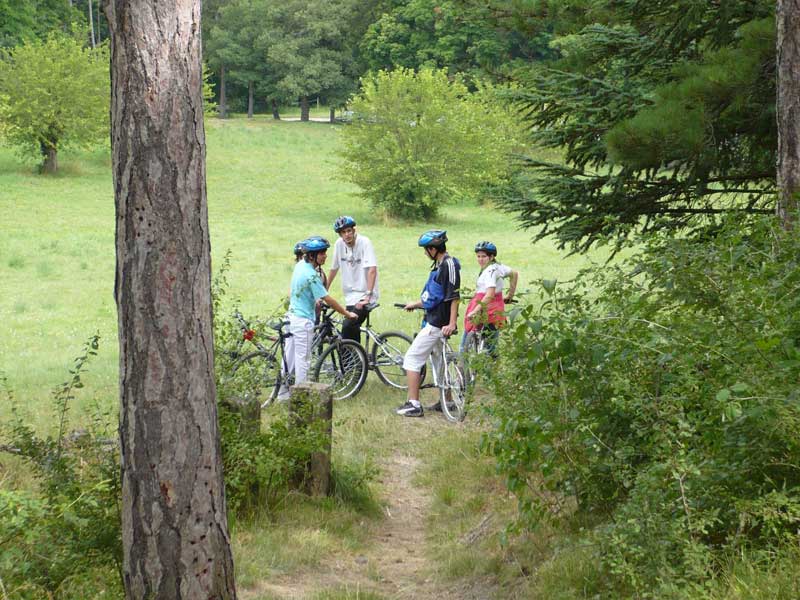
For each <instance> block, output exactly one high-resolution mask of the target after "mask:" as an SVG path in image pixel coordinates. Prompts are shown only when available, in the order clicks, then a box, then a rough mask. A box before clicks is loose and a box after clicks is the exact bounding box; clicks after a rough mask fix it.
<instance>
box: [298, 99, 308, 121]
mask: <svg viewBox="0 0 800 600" xmlns="http://www.w3.org/2000/svg"><path fill="white" fill-rule="evenodd" d="M300 120H301V121H308V120H309V109H308V96H301V97H300Z"/></svg>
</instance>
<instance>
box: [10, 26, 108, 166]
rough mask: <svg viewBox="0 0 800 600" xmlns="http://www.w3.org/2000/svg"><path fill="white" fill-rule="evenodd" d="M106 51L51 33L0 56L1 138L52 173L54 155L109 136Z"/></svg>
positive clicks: (54, 163) (105, 48)
mask: <svg viewBox="0 0 800 600" xmlns="http://www.w3.org/2000/svg"><path fill="white" fill-rule="evenodd" d="M108 82H109V75H108V49H107V47H105V46H100V47H98V48H97V49H94V50H93V49H90V48H86V47H85V46H84V45H83V43H82V42H80V41H78V40H77V39H76V38H75V37H74V36H70V35H66V34H61V33H55V32H54V33H51V34H50V35H49V36H48V37H47V38H46V39H45V40H36V39H34V40H32V41H26V42H24V43H23V44H22V45H20V46H17V47H15V48H13V49H8V50H3V51H2V52H0V132H2V134H3V136H4V137H5V138H6V139H7V140H8V141H9V142H10V143H11V144H12V145H14V146H16V147H17V148H18V149H19V150H20V152H21V153H22V154H24V155H29V156H38V157H40V158H41V159H42V160H43V164H42V167H43V169H44V170H45V171H51V172H52V171H56V170H57V166H58V162H57V153H58V150H60V149H62V148H64V147H68V146H81V147H85V146H88V145H91V144H94V143H97V142H99V141H101V140H103V139H106V138H107V136H108V105H109V98H108Z"/></svg>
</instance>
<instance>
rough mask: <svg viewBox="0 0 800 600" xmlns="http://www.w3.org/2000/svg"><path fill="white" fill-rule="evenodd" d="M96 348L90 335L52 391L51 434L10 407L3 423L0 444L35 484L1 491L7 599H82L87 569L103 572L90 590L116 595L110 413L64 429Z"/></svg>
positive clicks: (115, 470)
mask: <svg viewBox="0 0 800 600" xmlns="http://www.w3.org/2000/svg"><path fill="white" fill-rule="evenodd" d="M97 347H98V337H97V336H94V337H93V338H91V339H90V341H89V342H88V343H87V345H86V348H85V349H84V352H83V354H82V355H81V356H79V357H78V358H77V359H76V361H75V367H74V368H73V369H72V370H71V371H70V374H71V377H70V379H69V380H68V381H67V382H65V383H64V384H63V385H61V386H60V387H59V388H57V389H56V391H55V393H54V398H55V409H56V410H55V417H56V419H55V422H56V423H57V425H58V430H57V432H56V434H55V435H48V436H46V437H43V436H41V435H39V434H37V433H36V432H35V431H34V430H33V429H32V428H31V427H30V426H29V425H27V424H26V423H25V421H24V419H23V418H22V417H21V416H20V415H18V414H17V412H16V410H15V412H14V414H15V417H14V419H13V420H12V421H11V422H10V423H9V424H7V425H6V426H4V427H3V428H2V434H3V442H4V443H3V445H2V447H3V449H4V450H5V451H6V452H8V453H11V454H12V455H14V456H15V457H16V458H15V459H14V460H16V461H21V462H22V464H24V465H25V466H26V467H28V468H29V473H30V475H31V476H32V478H33V481H34V483H35V487H34V488H33V489H30V490H8V489H0V580H2V582H3V585H4V587H5V590H6V592H7V593H8V594H9V597H11V598H81V597H85V596H82V595H81V594H84V593H85V592H86V586H83V587H81V588H80V589H82V590H83V591H82V592H80V593H79V592H77V591H76V586H75V581H77V580H83V579H84V578H85V575H86V573H103V576H102V577H100V579H99V581H98V582H97V585H96V586H95V585H94V584H92V585H90V587H92V589H95V587H96V588H97V589H96V590H95V591H99V590H100V589H101V588H103V589H107V588H110V590H111V592H110V593H111V597H113V596H118V595H119V594H120V593H121V589H122V588H121V579H120V576H119V575H120V573H121V565H122V537H121V531H120V513H119V502H120V482H119V456H118V452H117V443H116V437H115V434H114V432H112V431H109V428H108V426H107V423H108V421H109V419H108V416H109V415H102V414H100V413H99V411H95V413H94V414H93V415H92V418H91V422H90V426H89V428H88V429H82V430H73V431H68V428H69V418H68V413H69V403H70V401H71V400H72V399H73V398H74V397H75V396H74V394H75V392H76V390H78V389H80V388H82V387H83V383H82V381H81V377H82V373H83V370H84V368H85V366H86V363H87V361H88V360H89V359H90V357H91V356H93V355H95V354H96V351H97ZM6 393H7V396H8V400H9V401H10V402H12V403H13V397H12V396H11V393H10V392H9V391H8V390H7V389H6ZM115 570H116V571H117V574H116V576H114V575H113V572H114V571H115ZM104 580H105V581H104Z"/></svg>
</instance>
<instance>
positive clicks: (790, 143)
mask: <svg viewBox="0 0 800 600" xmlns="http://www.w3.org/2000/svg"><path fill="white" fill-rule="evenodd" d="M775 18H776V25H777V33H778V43H777V46H778V47H777V51H778V57H777V63H778V64H777V70H778V82H777V84H778V90H777V107H776V109H777V115H778V116H777V119H778V190H779V191H778V203H777V215H778V218H779V219H780V221H781V223H782V224H783V226H784V227H785V228H786V229H791V228H793V227H794V224H795V222H796V221H797V216H798V215H797V210H798V194H800V0H778V4H777V8H776V14H775Z"/></svg>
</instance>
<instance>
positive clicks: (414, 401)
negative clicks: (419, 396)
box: [409, 400, 422, 408]
mask: <svg viewBox="0 0 800 600" xmlns="http://www.w3.org/2000/svg"><path fill="white" fill-rule="evenodd" d="M409 402H411V404H413V405H414V406H415V407H416V408H419V407H420V406H422V405H421V404H420V403H419V400H409Z"/></svg>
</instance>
